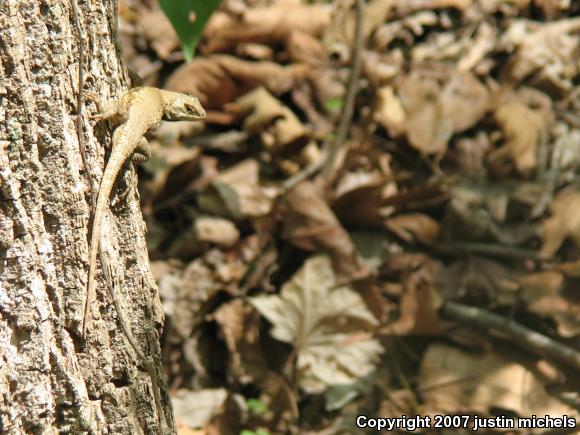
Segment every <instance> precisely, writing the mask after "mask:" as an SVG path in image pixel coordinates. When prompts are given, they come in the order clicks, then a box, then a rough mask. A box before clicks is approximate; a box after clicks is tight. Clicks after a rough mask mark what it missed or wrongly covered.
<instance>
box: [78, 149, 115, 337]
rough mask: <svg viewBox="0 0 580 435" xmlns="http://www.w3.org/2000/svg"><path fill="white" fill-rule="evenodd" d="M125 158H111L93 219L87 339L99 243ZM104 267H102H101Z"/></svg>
mask: <svg viewBox="0 0 580 435" xmlns="http://www.w3.org/2000/svg"><path fill="white" fill-rule="evenodd" d="M124 160H125V158H124V156H123V155H122V154H121V153H118V154H117V153H115V152H113V154H112V155H111V157H110V158H109V162H108V163H107V166H106V168H105V172H104V173H103V177H102V179H101V185H100V186H99V194H98V196H97V204H96V206H95V217H94V219H93V225H92V232H91V244H90V245H89V278H88V283H87V293H86V297H85V307H84V315H83V326H82V328H83V329H82V334H83V335H82V336H83V339H84V340H86V338H87V329H88V326H89V319H90V311H91V304H92V302H93V299H94V297H95V273H96V268H97V254H98V253H99V249H100V246H99V243H100V238H101V230H102V223H103V217H104V215H105V213H106V211H107V210H108V209H109V197H110V196H111V191H112V190H113V184H114V183H115V179H116V176H117V174H118V173H119V170H120V169H121V166H122V165H123V163H124ZM101 266H102V265H101Z"/></svg>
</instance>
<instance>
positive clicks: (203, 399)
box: [171, 388, 228, 429]
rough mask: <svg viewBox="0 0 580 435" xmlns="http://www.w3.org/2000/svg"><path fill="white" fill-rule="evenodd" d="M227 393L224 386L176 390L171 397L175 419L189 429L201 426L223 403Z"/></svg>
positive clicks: (208, 420)
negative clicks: (195, 389)
mask: <svg viewBox="0 0 580 435" xmlns="http://www.w3.org/2000/svg"><path fill="white" fill-rule="evenodd" d="M227 395H228V392H227V390H226V389H225V388H216V389H212V390H210V389H207V390H197V391H189V390H178V391H177V392H176V393H175V394H174V395H172V397H171V403H172V404H173V409H174V411H175V419H176V420H178V421H179V424H181V425H183V426H185V427H187V428H190V429H199V428H203V427H205V426H206V425H207V424H208V423H209V422H210V420H211V418H212V417H213V416H214V414H216V413H217V411H218V410H219V409H220V408H221V406H222V405H223V404H224V402H225V400H226V397H227Z"/></svg>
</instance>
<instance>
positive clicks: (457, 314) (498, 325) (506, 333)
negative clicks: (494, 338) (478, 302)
mask: <svg viewBox="0 0 580 435" xmlns="http://www.w3.org/2000/svg"><path fill="white" fill-rule="evenodd" d="M441 314H442V315H443V317H445V318H447V319H449V320H456V321H458V322H462V323H468V324H471V325H473V326H477V327H479V328H482V329H485V330H488V331H489V332H496V333H501V336H502V337H507V338H508V339H510V340H511V341H512V342H513V343H514V344H517V345H519V346H522V347H525V348H526V349H528V350H530V351H531V352H533V353H535V354H537V355H540V356H550V357H552V358H554V359H555V360H558V361H560V362H562V363H565V364H566V365H568V366H570V367H572V368H573V369H576V370H580V352H578V351H577V350H575V349H573V348H571V347H569V346H566V345H564V344H562V343H559V342H557V341H556V340H554V339H552V338H550V337H547V336H545V335H542V334H540V333H538V332H536V331H533V330H531V329H529V328H526V327H525V326H522V325H520V324H519V323H517V322H515V321H513V320H511V319H507V318H505V317H502V316H499V315H497V314H494V313H490V312H489V311H485V310H482V309H481V308H476V307H470V306H467V305H463V304H458V303H456V302H446V303H445V304H443V306H442V307H441Z"/></svg>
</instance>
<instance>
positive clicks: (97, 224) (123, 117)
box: [82, 87, 205, 339]
mask: <svg viewBox="0 0 580 435" xmlns="http://www.w3.org/2000/svg"><path fill="white" fill-rule="evenodd" d="M96 118H98V119H114V118H116V121H117V123H119V126H118V127H117V128H116V129H115V132H114V133H113V148H112V151H111V156H110V158H109V161H108V163H107V165H106V167H105V172H104V174H103V177H102V179H101V184H100V187H99V191H98V194H97V203H96V206H95V210H94V219H93V227H92V234H91V243H90V248H89V278H88V284H87V294H86V300H85V307H84V316H83V326H82V328H83V329H82V333H83V338H84V339H86V333H87V328H88V325H89V319H90V308H91V304H92V300H93V298H94V292H95V269H96V265H97V264H96V263H97V254H98V252H99V241H100V236H101V229H102V221H103V217H104V214H105V213H106V212H107V211H108V208H109V197H110V195H111V191H112V189H113V185H114V183H115V180H116V178H117V175H118V174H119V172H120V171H121V168H122V167H123V165H124V164H125V161H126V160H127V159H128V158H132V159H133V160H134V161H141V162H142V161H146V160H147V159H148V158H149V148H148V143H147V139H146V138H145V136H146V135H148V134H152V133H153V132H154V131H155V130H156V129H157V127H159V124H160V123H161V120H163V119H165V120H168V121H198V120H201V119H204V118H205V110H204V109H203V107H202V106H201V104H200V102H199V100H198V99H197V98H196V97H193V96H191V95H186V94H180V93H177V92H170V91H165V90H162V89H157V88H152V87H140V88H134V89H131V90H129V91H128V92H127V93H126V94H125V95H124V96H123V97H122V98H121V99H119V100H117V101H113V102H110V103H107V104H106V105H104V106H103V110H102V111H101V114H100V115H98V116H97V117H96Z"/></svg>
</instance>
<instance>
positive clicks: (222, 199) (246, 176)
mask: <svg viewBox="0 0 580 435" xmlns="http://www.w3.org/2000/svg"><path fill="white" fill-rule="evenodd" d="M198 205H199V207H200V208H201V209H202V210H204V211H206V212H208V213H211V214H216V215H219V216H226V217H231V218H234V219H242V218H246V217H257V216H265V215H266V214H268V213H269V212H270V209H271V207H272V201H271V199H270V198H269V197H268V196H267V195H266V193H265V192H264V190H263V189H262V188H261V187H260V185H259V177H258V163H257V162H256V161H255V160H253V159H247V160H244V161H242V162H240V163H238V164H237V165H235V166H232V167H231V168H229V169H228V170H226V171H223V172H222V173H221V174H219V175H218V176H216V177H215V178H214V179H213V181H212V182H211V184H210V185H209V187H208V188H207V189H206V190H205V192H203V193H202V194H201V195H199V197H198Z"/></svg>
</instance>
